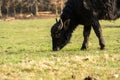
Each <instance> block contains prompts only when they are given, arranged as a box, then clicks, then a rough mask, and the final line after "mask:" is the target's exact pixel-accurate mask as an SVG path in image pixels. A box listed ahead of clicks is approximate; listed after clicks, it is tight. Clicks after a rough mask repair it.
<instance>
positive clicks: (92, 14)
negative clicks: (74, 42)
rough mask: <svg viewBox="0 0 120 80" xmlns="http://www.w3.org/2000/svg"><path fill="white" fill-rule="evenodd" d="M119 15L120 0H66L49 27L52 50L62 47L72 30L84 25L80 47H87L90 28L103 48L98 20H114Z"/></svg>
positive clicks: (83, 48) (67, 40)
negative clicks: (58, 15)
mask: <svg viewBox="0 0 120 80" xmlns="http://www.w3.org/2000/svg"><path fill="white" fill-rule="evenodd" d="M119 17H120V0H68V1H67V2H66V5H65V7H64V9H63V13H62V14H61V16H60V20H56V23H55V24H54V25H53V27H52V28H51V37H52V46H53V50H54V51H58V50H60V49H62V48H63V47H64V46H65V45H66V44H67V43H68V42H69V40H70V38H71V35H72V32H73V30H74V29H75V28H76V27H77V26H78V25H79V24H82V25H84V31H83V36H84V41H83V44H82V47H81V49H82V50H85V49H87V47H88V38H89V35H90V31H91V28H92V27H93V30H94V31H95V33H96V36H97V37H98V39H99V45H100V49H101V50H103V49H105V43H104V39H103V35H102V30H101V26H100V23H99V20H101V19H103V20H115V19H117V18H119Z"/></svg>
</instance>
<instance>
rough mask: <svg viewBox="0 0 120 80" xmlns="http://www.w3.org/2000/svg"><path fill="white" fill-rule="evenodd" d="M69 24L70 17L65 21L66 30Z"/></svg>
mask: <svg viewBox="0 0 120 80" xmlns="http://www.w3.org/2000/svg"><path fill="white" fill-rule="evenodd" d="M69 24H70V19H67V20H66V21H65V22H64V29H65V30H67V29H68V26H69Z"/></svg>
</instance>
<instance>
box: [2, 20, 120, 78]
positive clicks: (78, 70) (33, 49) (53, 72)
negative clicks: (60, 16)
mask: <svg viewBox="0 0 120 80" xmlns="http://www.w3.org/2000/svg"><path fill="white" fill-rule="evenodd" d="M54 22H55V20H54V19H33V20H15V21H5V22H4V21H2V22H0V80H84V78H85V77H87V76H91V77H93V78H95V79H97V80H120V35H119V34H120V20H117V21H100V23H101V25H102V30H103V35H104V39H105V42H106V50H104V51H100V50H99V43H98V39H97V37H96V35H95V34H94V32H93V30H92V32H91V36H90V41H89V48H88V50H86V51H81V50H80V47H81V44H82V41H83V36H82V32H83V27H82V26H81V25H80V26H79V27H77V29H76V30H75V31H74V33H73V36H72V39H71V43H69V44H68V45H67V46H65V47H64V48H63V49H62V50H61V51H58V52H53V51H52V45H51V44H52V43H51V36H50V29H51V26H52V25H53V24H54Z"/></svg>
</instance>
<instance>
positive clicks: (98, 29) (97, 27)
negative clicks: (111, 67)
mask: <svg viewBox="0 0 120 80" xmlns="http://www.w3.org/2000/svg"><path fill="white" fill-rule="evenodd" d="M92 26H93V29H94V31H95V33H96V36H97V37H98V39H99V45H100V49H101V50H104V49H105V43H104V39H103V35H102V29H101V26H100V23H99V21H95V22H94V23H93V25H92Z"/></svg>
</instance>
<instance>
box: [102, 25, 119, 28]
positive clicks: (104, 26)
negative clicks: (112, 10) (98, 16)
mask: <svg viewBox="0 0 120 80" xmlns="http://www.w3.org/2000/svg"><path fill="white" fill-rule="evenodd" d="M103 28H120V26H111V25H110V26H106V25H103Z"/></svg>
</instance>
